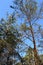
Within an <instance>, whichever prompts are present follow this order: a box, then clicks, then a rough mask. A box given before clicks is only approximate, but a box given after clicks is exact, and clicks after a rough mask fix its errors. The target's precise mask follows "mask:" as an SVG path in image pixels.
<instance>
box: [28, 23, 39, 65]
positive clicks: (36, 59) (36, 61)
mask: <svg viewBox="0 0 43 65" xmlns="http://www.w3.org/2000/svg"><path fill="white" fill-rule="evenodd" d="M29 24H30V27H31V34H32V39H33V45H34V60H35V65H38V62H39V59H38V54H37V49H36V42H35V38H34V32H33V28H32V25H31V22H29Z"/></svg>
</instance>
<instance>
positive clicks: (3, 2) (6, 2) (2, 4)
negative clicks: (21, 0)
mask: <svg viewBox="0 0 43 65" xmlns="http://www.w3.org/2000/svg"><path fill="white" fill-rule="evenodd" d="M12 1H13V0H0V18H3V17H6V14H7V12H9V13H11V12H12V9H11V8H10V5H11V4H12Z"/></svg>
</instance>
